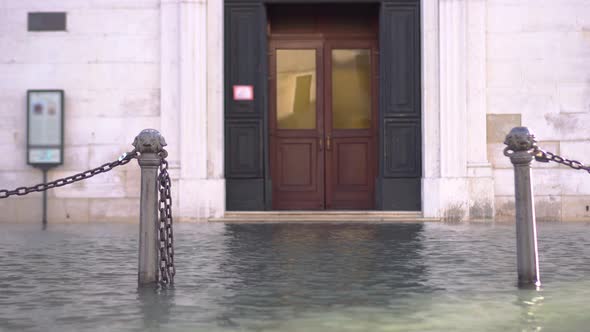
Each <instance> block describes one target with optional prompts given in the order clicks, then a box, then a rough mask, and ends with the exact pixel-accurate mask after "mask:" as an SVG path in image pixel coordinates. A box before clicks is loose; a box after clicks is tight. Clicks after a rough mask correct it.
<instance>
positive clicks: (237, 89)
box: [234, 85, 254, 100]
mask: <svg viewBox="0 0 590 332" xmlns="http://www.w3.org/2000/svg"><path fill="white" fill-rule="evenodd" d="M234 100H254V87H253V86H251V85H234Z"/></svg>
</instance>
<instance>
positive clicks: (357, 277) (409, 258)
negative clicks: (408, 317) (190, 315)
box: [221, 224, 427, 318]
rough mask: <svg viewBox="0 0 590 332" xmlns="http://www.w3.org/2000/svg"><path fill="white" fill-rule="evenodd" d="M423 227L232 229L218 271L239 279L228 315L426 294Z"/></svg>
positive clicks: (364, 303)
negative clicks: (406, 294) (421, 254)
mask: <svg viewBox="0 0 590 332" xmlns="http://www.w3.org/2000/svg"><path fill="white" fill-rule="evenodd" d="M422 228H423V225H421V224H404V225H395V227H392V226H391V225H388V226H380V225H342V224H324V225H302V224H286V225H281V224H270V225H248V224H242V225H227V226H226V236H225V239H226V246H227V255H226V256H225V257H224V262H223V263H222V265H221V266H222V267H221V268H222V269H223V270H225V272H226V273H228V274H231V275H232V276H233V277H234V278H236V279H237V280H239V283H237V284H234V289H233V290H234V292H235V293H234V294H233V295H232V298H231V299H228V302H227V303H226V304H227V305H228V309H231V308H233V309H234V310H236V311H239V312H241V313H242V314H247V313H248V312H250V311H251V312H252V314H256V315H259V314H261V313H265V312H266V313H269V314H270V315H273V313H275V314H277V315H280V314H281V312H280V310H277V308H281V307H283V308H289V310H298V309H305V308H307V309H308V308H309V307H310V306H314V307H326V306H328V307H329V306H375V305H376V306H379V305H387V304H388V303H389V302H390V300H391V298H392V297H396V296H401V295H403V294H404V293H407V292H415V291H418V292H420V291H425V290H426V289H427V287H424V286H423V284H422V283H423V280H424V279H423V275H424V269H425V268H424V266H422V265H420V264H419V263H418V262H420V261H421V259H420V257H419V252H420V251H421V246H422V245H421V241H420V232H421V231H422ZM375 244H378V245H375ZM252 304H255V305H252ZM277 318H278V317H277Z"/></svg>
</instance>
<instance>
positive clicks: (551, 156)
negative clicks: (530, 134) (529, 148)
mask: <svg viewBox="0 0 590 332" xmlns="http://www.w3.org/2000/svg"><path fill="white" fill-rule="evenodd" d="M532 153H533V156H534V157H535V160H536V161H539V162H542V163H548V162H550V161H553V162H556V163H558V164H562V165H565V166H568V167H571V168H573V169H577V170H583V171H586V172H588V173H590V166H586V165H584V164H583V163H581V162H579V161H577V160H571V159H567V158H563V157H561V156H558V155H556V154H555V153H552V152H549V151H543V150H542V149H540V148H536V149H535V150H533V152H532Z"/></svg>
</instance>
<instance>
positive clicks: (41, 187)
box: [0, 150, 137, 199]
mask: <svg viewBox="0 0 590 332" xmlns="http://www.w3.org/2000/svg"><path fill="white" fill-rule="evenodd" d="M133 158H137V152H136V151H135V150H133V151H131V152H127V153H124V154H123V155H121V157H119V159H117V160H115V161H113V162H110V163H106V164H103V165H101V166H99V167H96V168H93V169H90V170H87V171H86V172H82V173H78V174H75V175H72V176H68V177H65V178H62V179H57V180H55V181H51V182H47V183H40V184H38V185H35V186H30V187H18V188H16V189H14V190H7V189H0V199H3V198H8V197H10V196H13V195H16V196H24V195H26V194H29V193H32V192H41V191H45V190H48V189H53V188H57V187H63V186H65V185H68V184H72V183H74V182H78V181H82V180H86V179H88V178H91V177H93V176H95V175H97V174H101V173H106V172H108V171H110V170H112V169H113V168H115V167H117V166H121V165H125V164H127V163H128V162H130V161H131V159H133Z"/></svg>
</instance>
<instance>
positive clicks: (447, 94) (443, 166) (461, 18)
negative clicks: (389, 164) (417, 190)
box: [422, 0, 493, 219]
mask: <svg viewBox="0 0 590 332" xmlns="http://www.w3.org/2000/svg"><path fill="white" fill-rule="evenodd" d="M485 1H486V0H473V1H472V0H436V1H435V0H423V1H422V20H423V21H422V26H423V36H422V52H423V54H422V58H423V62H422V63H423V68H422V70H423V107H424V109H423V121H424V125H423V129H424V159H423V160H424V178H423V188H422V197H423V213H424V216H426V217H435V218H460V219H468V218H470V213H471V211H474V210H473V207H474V206H475V207H476V208H478V209H480V210H481V209H483V208H484V206H483V205H485V204H489V203H490V201H489V200H487V198H486V199H484V201H485V202H484V203H481V202H480V201H481V200H480V198H474V197H473V196H474V193H477V195H480V194H481V193H482V192H484V191H485V190H488V189H490V186H488V185H487V184H489V181H490V180H491V178H489V177H488V178H486V176H489V174H490V173H486V167H487V169H488V170H489V165H488V163H487V157H486V144H485V113H486V102H485V80H486V77H485V73H486V72H485V42H486V41H485V40H486V39H485ZM482 5H483V7H484V11H483V12H482ZM482 13H483V17H482ZM478 20H479V21H478ZM472 27H473V29H474V31H472V30H471V29H472ZM482 29H483V30H482ZM482 124H483V129H482ZM472 172H473V174H472ZM475 174H477V176H478V178H485V180H484V182H485V181H487V182H485V183H484V184H482V181H479V180H475V181H472V180H470V177H475ZM491 191H492V192H493V186H491ZM477 195H475V196H477ZM492 196H493V194H492ZM480 203H481V204H480ZM485 208H487V205H486V206H485ZM478 211H479V210H478ZM478 211H476V212H478Z"/></svg>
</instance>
